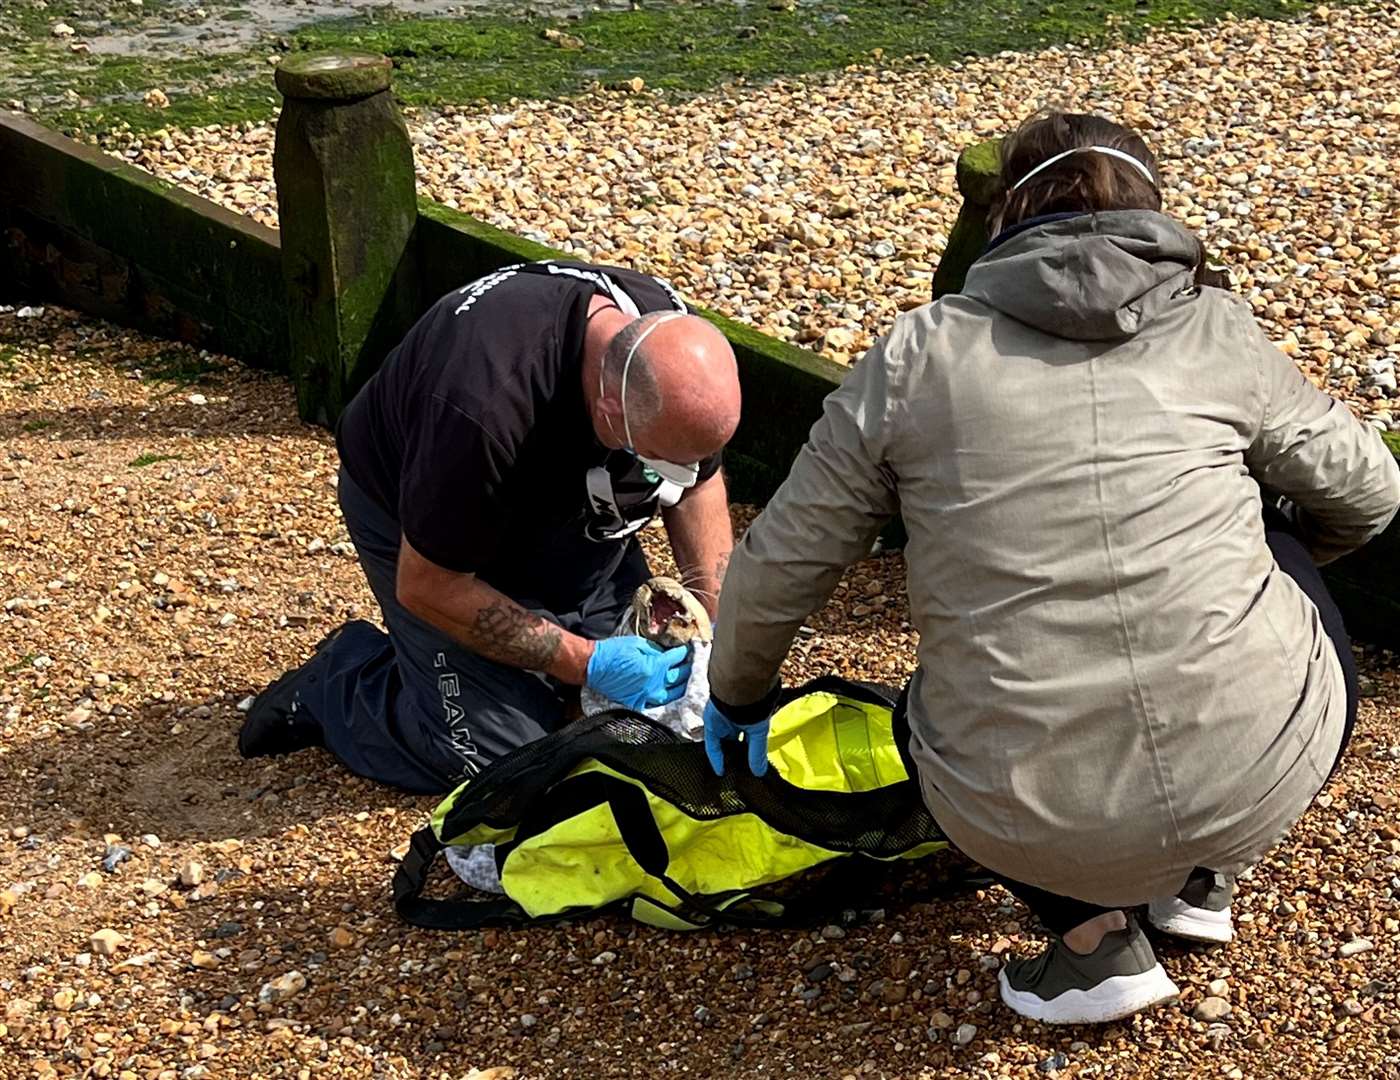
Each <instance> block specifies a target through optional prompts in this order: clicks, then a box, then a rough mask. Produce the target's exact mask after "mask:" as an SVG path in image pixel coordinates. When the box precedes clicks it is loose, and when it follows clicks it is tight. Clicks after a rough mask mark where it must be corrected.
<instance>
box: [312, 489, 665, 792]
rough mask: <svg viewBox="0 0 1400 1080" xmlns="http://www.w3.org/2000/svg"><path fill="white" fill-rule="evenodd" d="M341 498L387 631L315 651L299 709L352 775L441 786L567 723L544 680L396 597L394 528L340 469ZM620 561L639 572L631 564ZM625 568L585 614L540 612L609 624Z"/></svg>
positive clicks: (575, 623) (582, 623)
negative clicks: (465, 642)
mask: <svg viewBox="0 0 1400 1080" xmlns="http://www.w3.org/2000/svg"><path fill="white" fill-rule="evenodd" d="M340 504H341V509H342V511H343V512H344V514H345V521H346V525H347V527H348V528H349V530H350V537H351V539H352V540H353V541H354V544H355V550H356V552H357V553H358V555H359V557H360V565H361V566H362V568H363V569H364V572H365V577H366V579H367V580H368V581H369V585H370V588H371V589H372V590H373V592H374V595H375V599H376V600H378V601H379V606H380V608H381V610H382V611H383V614H384V623H385V626H387V627H388V631H389V632H388V634H384V633H383V632H381V631H379V630H377V629H376V628H374V627H372V626H370V625H369V624H367V623H355V624H351V625H350V626H348V627H346V628H345V631H344V632H343V633H342V634H341V635H340V636H339V637H338V638H336V640H335V641H334V642H333V643H331V645H329V646H328V647H327V648H326V650H325V651H324V653H323V654H321V656H319V657H318V659H317V661H316V663H317V664H318V669H319V672H320V677H319V678H318V679H317V681H316V684H315V687H314V688H313V691H312V692H311V693H304V694H303V696H302V707H303V708H304V709H305V710H306V711H307V713H309V714H310V715H311V716H312V717H313V718H315V720H316V721H317V722H318V723H319V724H320V725H321V728H322V730H323V732H324V735H325V743H326V747H327V749H329V750H330V751H331V752H332V753H333V754H335V755H336V757H338V758H339V759H340V760H341V761H342V762H343V763H344V764H345V765H346V767H347V768H349V769H350V770H351V771H352V772H355V773H357V774H358V775H360V776H364V777H367V778H369V779H371V780H376V781H379V782H381V783H386V784H392V785H394V786H396V787H401V788H406V789H407V790H409V791H415V792H421V793H424V794H439V793H442V792H445V791H448V790H450V789H451V788H453V787H455V786H456V785H457V784H459V783H460V782H461V781H462V780H464V779H466V778H468V777H470V776H472V775H474V774H475V773H477V772H479V771H480V770H481V769H482V768H483V767H484V766H485V765H487V764H488V763H490V762H491V761H494V760H496V759H497V758H499V757H502V756H504V755H505V754H507V753H509V752H510V751H512V750H514V749H516V748H517V747H520V746H522V745H524V744H525V743H527V742H531V741H533V740H535V739H538V738H541V737H543V736H544V735H545V734H547V733H548V732H549V731H551V730H553V729H554V728H556V727H557V726H559V724H561V723H562V722H563V720H564V712H563V704H562V702H561V699H560V696H559V694H558V693H556V692H555V690H554V689H553V688H552V687H551V686H550V685H549V683H548V682H547V680H546V679H545V678H543V677H542V676H540V675H538V674H535V673H532V672H528V671H521V670H519V669H517V668H512V667H507V666H505V665H503V664H497V663H494V662H493V661H490V660H487V659H485V658H483V657H481V656H478V655H477V654H476V653H473V652H472V651H471V650H469V649H466V648H464V647H462V646H461V645H459V644H457V643H456V642H455V641H454V640H453V639H452V638H451V637H449V636H448V635H446V634H444V633H443V632H442V631H440V630H438V629H437V628H436V627H433V626H431V625H429V624H428V623H426V622H424V621H423V620H422V619H419V618H418V617H417V616H415V615H413V614H412V613H410V612H409V611H407V610H406V609H405V608H404V607H403V606H402V605H400V604H399V602H398V599H397V596H396V589H395V578H396V575H397V569H398V550H399V531H398V525H397V523H396V522H394V521H393V519H392V518H391V517H390V516H389V515H387V514H385V513H384V512H383V511H382V510H381V509H379V507H377V506H376V505H375V504H374V503H373V502H371V501H370V499H369V498H368V497H367V496H366V495H365V494H364V493H363V492H362V491H360V490H359V488H358V486H357V485H356V484H355V483H354V481H353V480H352V479H351V478H350V477H349V476H348V475H347V474H346V473H345V472H344V470H342V471H341V474H340ZM638 558H640V555H639V554H638ZM624 569H625V570H627V571H628V572H629V573H631V574H635V573H636V572H637V567H636V564H635V561H631V560H629V561H625V564H624ZM641 572H642V573H643V574H644V573H645V561H644V560H643V561H642V571H641ZM625 577H626V575H624V574H623V573H622V572H619V574H618V575H616V576H615V578H614V581H613V582H610V583H609V587H608V589H604V590H599V594H597V595H596V596H595V598H594V599H595V600H596V602H594V601H590V604H589V605H587V607H588V610H586V611H585V612H581V613H573V614H566V615H565V616H564V617H562V618H557V617H555V616H551V615H549V614H548V613H547V612H538V614H541V615H544V616H545V617H549V618H555V621H558V622H561V623H562V624H563V625H564V626H565V627H566V629H570V630H572V631H574V632H582V633H590V632H591V631H593V630H594V628H595V627H606V628H605V629H602V630H601V631H600V632H599V633H598V634H597V635H596V636H602V634H603V633H610V632H611V630H612V627H613V626H615V625H616V622H617V618H618V614H619V612H620V607H615V606H614V604H617V603H621V604H625V603H626V600H627V599H630V591H629V592H627V595H626V598H622V596H621V594H622V592H623V591H624V590H625V589H626V581H625V580H624V578H625ZM633 587H635V586H633ZM609 590H611V591H609ZM613 593H616V594H617V595H616V596H614V595H613ZM527 606H528V604H527ZM590 636H594V635H592V634H591V633H590Z"/></svg>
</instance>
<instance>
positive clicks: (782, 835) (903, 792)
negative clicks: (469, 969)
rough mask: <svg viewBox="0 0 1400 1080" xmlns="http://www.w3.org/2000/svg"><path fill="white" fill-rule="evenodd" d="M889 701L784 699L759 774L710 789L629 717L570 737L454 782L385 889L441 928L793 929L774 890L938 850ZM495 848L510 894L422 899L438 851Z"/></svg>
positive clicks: (584, 727)
mask: <svg viewBox="0 0 1400 1080" xmlns="http://www.w3.org/2000/svg"><path fill="white" fill-rule="evenodd" d="M894 714H895V710H894V703H893V701H892V700H891V698H890V696H889V695H888V694H887V693H886V692H884V691H882V690H880V689H878V688H874V687H870V686H866V685H863V684H856V683H852V682H848V681H846V680H843V679H838V678H834V677H828V678H822V679H817V680H814V681H813V682H810V683H808V684H807V685H805V686H803V687H801V688H798V689H796V690H789V691H787V692H786V693H785V694H784V697H783V703H782V704H781V705H780V707H779V708H778V710H777V711H776V712H775V713H774V715H773V719H772V726H771V732H770V735H769V740H768V759H769V763H770V768H769V770H768V772H767V774H766V775H765V776H763V777H762V778H756V777H754V776H752V775H750V774H749V772H748V769H747V766H746V765H745V764H744V762H743V760H742V750H740V749H739V748H737V747H734V748H731V749H733V750H734V751H735V752H734V755H733V757H732V758H731V759H727V761H726V765H727V767H726V769H725V775H724V776H723V777H716V776H715V775H714V773H713V771H712V770H711V769H710V766H709V762H708V761H707V760H706V758H705V752H704V747H703V746H701V745H700V744H698V743H692V742H688V741H685V740H682V739H680V738H679V737H677V736H676V735H674V734H672V733H671V732H670V731H669V730H668V729H666V728H665V727H663V726H661V725H660V724H657V723H655V722H654V721H651V720H649V719H647V718H646V717H644V716H641V715H639V714H636V713H632V712H628V711H625V710H617V711H613V712H608V713H603V714H600V715H598V716H594V717H590V718H588V719H586V720H582V721H579V722H577V723H574V724H570V725H569V726H568V727H566V728H563V729H561V730H560V731H558V732H555V733H554V734H552V735H549V736H547V737H546V738H544V739H541V740H539V741H537V742H534V743H531V744H529V745H528V746H524V747H522V748H520V749H519V750H517V751H515V752H514V753H512V754H510V755H508V756H506V757H504V758H502V759H501V760H500V761H498V762H496V763H495V764H493V765H492V766H491V767H489V768H488V769H487V770H486V771H485V772H483V773H482V774H481V775H480V776H478V777H475V778H474V779H472V780H471V781H469V782H468V783H466V784H463V785H462V786H461V787H459V788H458V789H457V790H456V791H454V792H452V794H450V795H448V796H447V798H446V799H444V800H443V802H442V803H441V804H440V805H439V806H438V808H437V810H436V811H435V813H434V814H433V817H432V821H431V823H430V824H429V825H428V826H427V827H426V828H424V829H421V830H419V832H417V833H416V834H415V835H414V837H413V841H412V844H411V845H410V849H409V853H408V855H407V856H406V857H405V858H404V860H403V862H402V863H401V864H400V866H399V870H398V873H397V874H396V876H395V879H394V901H395V907H396V908H397V910H398V912H399V914H400V915H401V916H402V917H403V918H404V919H405V920H406V921H408V922H410V923H413V924H415V925H418V926H425V927H431V928H436V929H459V928H469V927H475V926H482V925H487V924H502V923H522V922H529V921H534V920H542V919H551V918H564V917H574V916H578V915H584V914H589V913H592V912H597V911H601V910H604V909H617V908H620V909H623V910H626V911H628V912H629V913H630V914H631V915H632V917H633V918H636V919H638V920H639V921H641V922H644V923H648V924H651V925H654V926H663V927H668V928H673V929H695V928H697V927H700V926H705V925H709V924H710V923H713V922H716V921H724V922H728V923H734V924H737V925H757V924H769V925H771V924H775V923H781V922H790V921H794V920H795V919H797V918H800V917H801V916H800V914H799V912H798V911H797V910H796V905H795V904H794V903H793V902H792V900H791V899H783V898H781V897H780V896H777V895H775V890H773V889H772V888H771V887H772V886H774V885H776V884H777V883H779V882H783V881H785V880H787V879H790V878H792V877H793V876H794V875H798V874H802V873H804V872H806V871H809V870H812V869H814V868H816V867H818V866H821V865H823V864H825V863H830V862H831V861H832V860H837V859H865V860H879V861H881V862H885V863H888V862H891V861H894V860H906V859H917V858H921V857H923V856H927V855H931V854H934V853H936V852H938V851H941V850H943V849H944V848H946V847H947V841H946V839H945V838H944V836H943V834H942V833H941V832H940V831H939V829H938V826H937V825H935V824H934V821H933V818H932V817H931V816H930V815H929V813H928V811H927V809H926V808H925V807H924V804H923V801H922V799H921V798H920V796H919V791H918V785H917V782H916V781H915V779H914V777H913V773H912V767H911V765H910V762H909V759H908V754H907V750H906V746H907V737H906V735H905V733H901V732H898V731H896V718H895V715H894ZM482 844H493V845H495V859H496V868H497V870H498V871H499V873H500V879H501V884H502V886H503V888H504V890H505V895H504V896H502V897H499V898H493V899H491V900H483V901H463V900H435V899H430V898H427V897H425V896H424V895H423V889H424V884H425V882H426V878H427V875H428V871H429V869H430V867H431V865H432V863H433V861H434V859H435V858H436V856H437V855H438V854H439V853H440V852H441V851H442V849H443V848H445V847H448V846H460V847H475V846H478V845H482Z"/></svg>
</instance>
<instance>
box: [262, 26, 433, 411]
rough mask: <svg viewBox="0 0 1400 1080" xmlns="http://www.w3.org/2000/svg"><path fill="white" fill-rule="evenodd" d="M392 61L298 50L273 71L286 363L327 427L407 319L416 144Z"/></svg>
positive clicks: (410, 313)
mask: <svg viewBox="0 0 1400 1080" xmlns="http://www.w3.org/2000/svg"><path fill="white" fill-rule="evenodd" d="M389 69H390V64H389V60H388V58H387V57H384V56H377V55H372V54H367V53H355V52H341V51H333V52H320V53H295V54H293V55H291V56H288V57H287V58H286V59H284V60H283V61H282V63H281V64H280V65H279V66H278V68H277V75H276V80H277V89H278V90H280V91H281V92H282V96H283V99H284V101H283V105H282V115H281V118H280V119H279V120H278V122H277V144H276V149H275V151H274V154H273V173H274V176H275V178H276V181H277V207H278V214H279V217H280V219H281V236H282V272H283V278H284V280H285V283H286V288H287V300H288V305H287V318H288V323H289V325H288V330H289V335H288V336H289V339H290V344H291V363H290V368H291V372H292V378H293V380H294V382H295V384H296V391H297V407H298V409H299V410H300V412H301V415H302V417H303V418H305V419H307V420H310V421H313V422H315V423H319V424H325V425H327V426H332V425H334V423H335V421H336V419H337V417H339V415H340V413H341V412H342V410H344V408H345V406H346V405H347V404H348V403H349V401H350V398H351V397H353V396H354V394H355V391H357V390H358V389H359V388H360V387H361V386H362V385H363V384H364V382H365V380H366V379H368V378H369V377H370V375H372V374H373V373H374V371H375V369H376V368H377V367H378V366H379V364H380V362H381V361H382V360H383V359H384V355H385V353H387V352H388V350H389V349H391V348H393V346H394V345H395V344H396V343H397V342H398V340H399V338H400V337H401V336H402V334H403V332H404V330H405V329H407V327H408V326H409V325H411V323H412V321H413V318H414V317H415V315H416V312H417V307H418V297H417V293H416V288H415V284H416V281H415V279H416V275H415V274H414V270H413V258H412V250H411V242H412V236H413V230H414V225H415V223H416V221H417V217H418V205H417V198H416V194H415V186H414V174H413V149H412V146H411V144H410V143H409V138H408V129H407V128H406V127H405V126H404V122H403V117H402V116H401V115H400V114H399V110H398V108H397V106H395V104H394V100H393V98H392V96H391V95H390V93H389Z"/></svg>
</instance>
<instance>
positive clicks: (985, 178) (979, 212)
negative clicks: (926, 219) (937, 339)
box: [933, 139, 1001, 300]
mask: <svg viewBox="0 0 1400 1080" xmlns="http://www.w3.org/2000/svg"><path fill="white" fill-rule="evenodd" d="M1000 190H1001V140H1000V139H991V140H989V141H987V142H980V143H976V144H974V145H972V146H969V147H968V148H967V149H966V150H964V151H963V152H962V153H961V154H959V155H958V192H959V193H960V194H961V195H962V197H963V203H962V207H961V208H960V209H959V210H958V219H957V221H955V222H954V223H953V231H952V232H950V233H949V234H948V246H947V247H946V248H944V250H943V258H942V259H941V260H940V261H939V263H938V269H937V271H935V272H934V275H933V298H934V299H935V300H937V299H938V298H939V297H940V296H947V295H948V294H949V293H956V292H961V291H962V287H963V281H964V280H965V279H966V277H967V271H968V268H969V267H970V266H971V265H972V264H973V263H974V262H976V261H977V257H978V256H979V255H981V254H982V252H983V251H984V250H986V247H987V242H988V241H989V240H990V239H991V237H990V236H988V235H987V212H988V211H989V210H990V209H991V206H992V202H993V201H994V200H995V199H996V197H997V195H998V193H999V192H1000Z"/></svg>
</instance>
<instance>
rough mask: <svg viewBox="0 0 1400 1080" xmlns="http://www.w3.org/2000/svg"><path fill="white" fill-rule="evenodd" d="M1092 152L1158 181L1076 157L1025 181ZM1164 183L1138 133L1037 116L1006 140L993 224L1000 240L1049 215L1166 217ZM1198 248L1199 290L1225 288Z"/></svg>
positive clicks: (1075, 118)
mask: <svg viewBox="0 0 1400 1080" xmlns="http://www.w3.org/2000/svg"><path fill="white" fill-rule="evenodd" d="M1090 146H1103V147H1108V148H1109V149H1112V150H1118V151H1120V152H1122V153H1124V154H1127V155H1128V156H1130V157H1132V158H1135V159H1136V160H1138V161H1140V162H1142V164H1143V165H1144V166H1145V167H1146V168H1147V170H1148V172H1150V173H1151V174H1152V180H1151V181H1149V180H1148V179H1147V177H1146V176H1144V175H1143V174H1142V171H1141V170H1140V169H1137V168H1135V167H1134V166H1133V164H1132V163H1131V162H1128V161H1124V160H1122V159H1121V158H1119V157H1116V156H1114V155H1112V154H1095V153H1082V154H1070V155H1069V156H1067V157H1064V158H1061V159H1060V160H1059V161H1057V162H1055V163H1054V164H1053V165H1051V166H1049V167H1048V168H1045V169H1042V170H1041V171H1040V172H1038V173H1036V174H1035V175H1034V176H1031V177H1030V179H1029V180H1025V178H1026V177H1027V176H1029V175H1030V173H1031V172H1032V170H1034V169H1035V167H1036V166H1037V165H1041V164H1042V163H1044V162H1046V161H1049V160H1050V159H1051V158H1053V157H1054V156H1055V155H1056V154H1063V153H1064V152H1065V151H1067V150H1075V149H1082V148H1086V147H1090ZM1022 180H1025V183H1021V181H1022ZM1161 182H1162V175H1161V172H1160V171H1159V170H1158V168H1157V159H1156V158H1154V157H1153V156H1152V151H1151V150H1149V149H1148V148H1147V143H1146V142H1144V141H1143V139H1142V136H1140V135H1138V134H1137V133H1136V132H1135V131H1132V130H1130V129H1129V128H1126V127H1124V126H1123V125H1122V124H1115V123H1114V122H1113V121H1112V120H1109V119H1107V118H1106V117H1102V116H1095V115H1093V114H1092V113H1067V112H1060V111H1058V110H1052V111H1048V112H1041V113H1036V114H1035V115H1033V116H1030V117H1028V118H1027V119H1026V120H1025V121H1024V122H1023V123H1022V124H1021V126H1020V127H1019V128H1017V129H1016V131H1015V132H1014V133H1013V134H1012V135H1010V136H1008V137H1007V138H1006V139H1003V140H1002V144H1001V191H1000V194H999V195H998V196H997V198H996V200H995V201H994V202H993V203H992V207H991V213H990V215H989V218H988V223H989V225H990V226H991V231H992V235H993V236H995V235H996V234H997V233H999V232H1001V231H1002V230H1003V229H1008V228H1011V227H1012V226H1013V225H1018V224H1020V223H1021V222H1023V221H1029V220H1030V219H1032V218H1037V217H1041V216H1043V215H1046V214H1064V213H1071V214H1074V213H1086V212H1096V211H1106V210H1155V211H1157V212H1159V213H1160V212H1161V210H1162V193H1161V190H1160V189H1161ZM1018 183H1020V184H1021V186H1020V187H1017V186H1016V185H1017V184H1018ZM1196 243H1197V248H1198V251H1199V257H1198V259H1197V261H1196V284H1198V285H1222V284H1224V283H1225V282H1226V280H1227V279H1225V278H1224V277H1223V275H1221V274H1220V273H1219V272H1218V271H1213V270H1211V269H1210V268H1209V267H1207V265H1206V253H1205V248H1204V247H1203V246H1202V245H1201V243H1200V241H1199V240H1197V242H1196Z"/></svg>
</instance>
